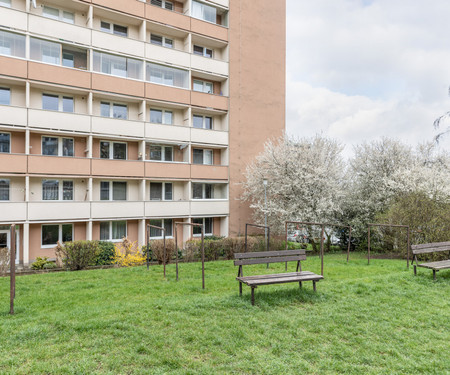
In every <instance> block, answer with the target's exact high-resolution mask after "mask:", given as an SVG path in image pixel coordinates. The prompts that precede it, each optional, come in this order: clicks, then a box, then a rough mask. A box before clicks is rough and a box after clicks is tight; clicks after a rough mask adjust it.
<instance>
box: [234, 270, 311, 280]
mask: <svg viewBox="0 0 450 375" xmlns="http://www.w3.org/2000/svg"><path fill="white" fill-rule="evenodd" d="M301 275H315V273H314V272H310V271H301V272H287V273H275V274H273V273H272V274H267V275H252V276H241V277H238V279H245V280H252V279H273V278H277V277H286V276H301Z"/></svg>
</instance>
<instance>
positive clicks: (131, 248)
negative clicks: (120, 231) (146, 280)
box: [113, 237, 145, 267]
mask: <svg viewBox="0 0 450 375" xmlns="http://www.w3.org/2000/svg"><path fill="white" fill-rule="evenodd" d="M113 263H114V264H118V265H119V266H121V267H131V266H140V265H142V264H144V263H145V256H144V255H143V254H142V253H141V251H140V250H139V247H138V246H137V242H136V241H134V242H131V241H130V240H128V238H126V237H125V238H123V240H122V242H120V243H118V244H116V245H115V246H114V260H113Z"/></svg>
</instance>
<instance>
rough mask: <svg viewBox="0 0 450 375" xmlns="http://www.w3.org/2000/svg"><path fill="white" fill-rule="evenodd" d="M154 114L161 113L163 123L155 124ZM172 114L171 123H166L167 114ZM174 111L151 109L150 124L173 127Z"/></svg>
mask: <svg viewBox="0 0 450 375" xmlns="http://www.w3.org/2000/svg"><path fill="white" fill-rule="evenodd" d="M152 112H161V122H153V121H152ZM167 113H170V116H171V122H170V123H168V122H166V114H167ZM173 117H174V115H173V111H172V110H169V109H159V108H150V117H149V119H150V123H151V124H161V125H173Z"/></svg>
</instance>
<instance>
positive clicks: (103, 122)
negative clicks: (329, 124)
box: [92, 117, 144, 137]
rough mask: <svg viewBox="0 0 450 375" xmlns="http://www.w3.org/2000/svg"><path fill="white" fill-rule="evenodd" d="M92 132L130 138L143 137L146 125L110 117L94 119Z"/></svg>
mask: <svg viewBox="0 0 450 375" xmlns="http://www.w3.org/2000/svg"><path fill="white" fill-rule="evenodd" d="M92 132H93V133H101V134H114V135H123V136H129V137H143V136H144V123H143V122H141V121H131V120H122V119H117V118H108V117H92Z"/></svg>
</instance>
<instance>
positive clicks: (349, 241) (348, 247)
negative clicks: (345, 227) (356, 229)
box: [347, 227, 352, 263]
mask: <svg viewBox="0 0 450 375" xmlns="http://www.w3.org/2000/svg"><path fill="white" fill-rule="evenodd" d="M351 241H352V227H350V229H349V231H348V246H347V263H348V258H349V256H350V243H351Z"/></svg>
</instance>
